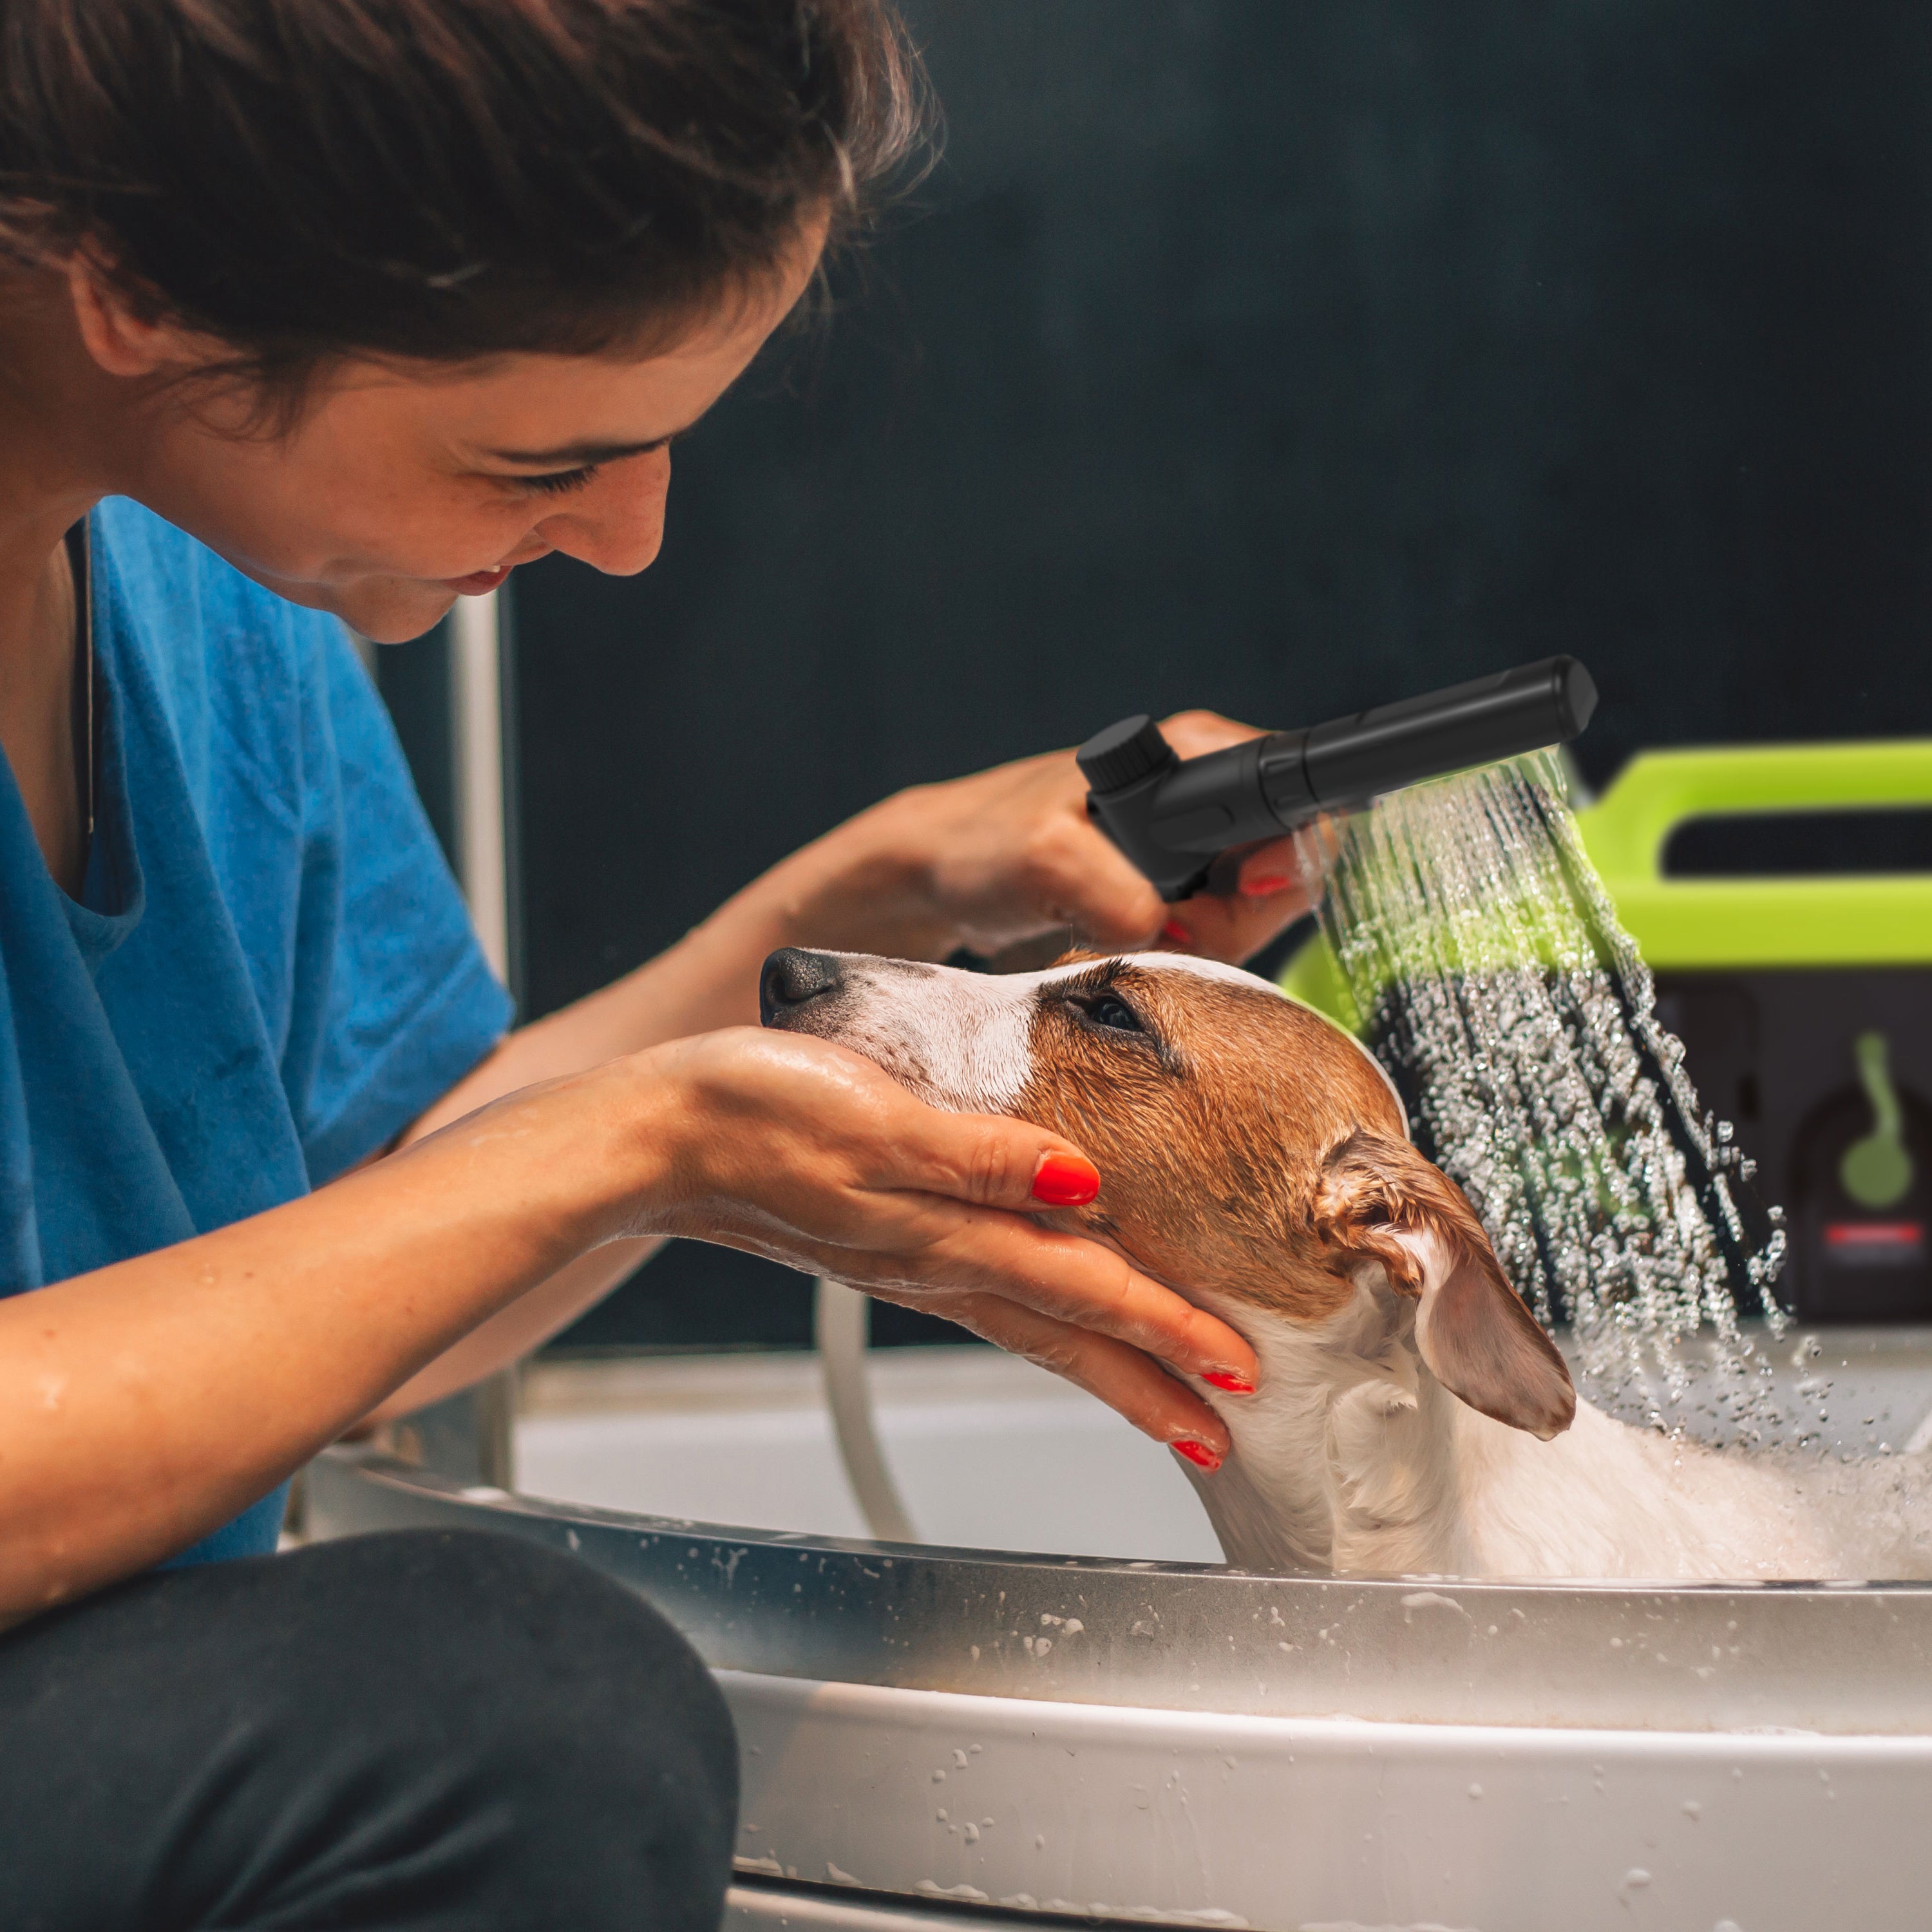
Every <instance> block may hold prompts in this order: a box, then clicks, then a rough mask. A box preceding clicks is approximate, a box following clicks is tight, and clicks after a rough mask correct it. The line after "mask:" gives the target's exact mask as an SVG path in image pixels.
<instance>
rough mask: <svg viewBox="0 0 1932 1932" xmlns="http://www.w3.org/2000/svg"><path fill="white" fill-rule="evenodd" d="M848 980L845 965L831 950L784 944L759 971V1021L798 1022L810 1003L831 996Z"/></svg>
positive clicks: (778, 1024) (779, 1024)
mask: <svg viewBox="0 0 1932 1932" xmlns="http://www.w3.org/2000/svg"><path fill="white" fill-rule="evenodd" d="M844 983H845V969H844V965H842V964H841V962H839V961H838V959H835V958H834V957H833V956H832V954H830V953H808V952H806V951H805V949H804V948H803V947H799V946H781V947H779V948H778V950H777V951H776V952H775V953H773V954H772V955H771V956H770V957H769V959H766V962H765V965H764V970H763V972H761V973H760V974H759V975H758V1019H759V1022H760V1024H761V1025H765V1026H768V1027H785V1026H793V1025H796V1023H797V1021H798V1019H799V1017H800V1016H802V1014H803V1013H804V1010H805V1008H806V1007H809V1006H811V1005H812V1004H814V1003H815V1002H820V1001H826V1000H828V999H829V998H830V997H831V996H832V995H833V994H835V993H836V992H838V990H839V989H841V987H842V986H844Z"/></svg>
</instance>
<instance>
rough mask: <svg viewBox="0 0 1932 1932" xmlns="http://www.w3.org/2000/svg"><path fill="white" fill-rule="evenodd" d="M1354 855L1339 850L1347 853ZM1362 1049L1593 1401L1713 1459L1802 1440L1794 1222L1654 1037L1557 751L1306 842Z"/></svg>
mask: <svg viewBox="0 0 1932 1932" xmlns="http://www.w3.org/2000/svg"><path fill="white" fill-rule="evenodd" d="M1337 841H1339V847H1337ZM1302 845H1303V862H1304V865H1306V866H1310V867H1313V866H1316V865H1321V866H1322V867H1323V868H1325V870H1326V871H1327V872H1328V889H1327V892H1326V895H1325V899H1324V901H1323V912H1322V920H1323V924H1324V927H1325V930H1326V932H1327V934H1328V940H1329V943H1330V944H1331V947H1333V949H1334V953H1335V956H1336V958H1337V960H1338V962H1340V967H1341V970H1342V974H1343V979H1344V980H1345V981H1346V986H1347V988H1348V991H1349V995H1350V996H1351V998H1352V1000H1353V1001H1354V1002H1355V1007H1356V1008H1357V1013H1356V1015H1355V1018H1356V1019H1357V1020H1358V1022H1360V1023H1361V1030H1362V1032H1363V1034H1364V1038H1365V1039H1366V1040H1367V1041H1368V1042H1369V1043H1370V1046H1372V1047H1373V1049H1374V1050H1375V1052H1376V1054H1377V1055H1378V1056H1379V1058H1381V1060H1382V1062H1383V1064H1385V1066H1386V1067H1388V1070H1389V1071H1390V1073H1391V1075H1392V1076H1394V1079H1395V1081H1396V1083H1397V1085H1398V1087H1399V1088H1400V1089H1401V1090H1402V1092H1403V1096H1404V1098H1405V1099H1406V1101H1407V1102H1408V1104H1409V1118H1410V1124H1411V1128H1412V1131H1413V1132H1414V1133H1415V1136H1416V1139H1417V1141H1418V1145H1420V1146H1421V1148H1422V1150H1423V1151H1424V1152H1425V1153H1426V1154H1428V1155H1429V1156H1430V1158H1431V1159H1433V1160H1435V1161H1436V1163H1437V1164H1438V1165H1439V1166H1441V1167H1442V1169H1444V1171H1445V1172H1447V1173H1448V1174H1449V1175H1451V1177H1452V1178H1454V1180H1455V1181H1457V1183H1458V1184H1460V1186H1461V1187H1462V1188H1463V1191H1464V1192H1465V1193H1466V1194H1467V1195H1468V1196H1469V1200H1470V1202H1471V1205H1472V1206H1473V1207H1474V1208H1475V1210H1476V1211H1477V1213H1478V1214H1479V1215H1480V1216H1481V1218H1482V1220H1483V1223H1484V1226H1485V1227H1486V1228H1487V1229H1488V1231H1489V1233H1490V1239H1491V1241H1493V1243H1494V1244H1495V1247H1496V1253H1497V1255H1498V1257H1499V1259H1500V1260H1501V1261H1502V1265H1503V1268H1504V1270H1505V1273H1506V1274H1508V1276H1509V1277H1510V1279H1511V1281H1513V1282H1514V1283H1515V1285H1516V1286H1517V1289H1519V1290H1520V1292H1522V1294H1523V1296H1524V1298H1525V1299H1526V1300H1527V1301H1529V1303H1530V1304H1531V1305H1532V1307H1534V1308H1535V1310H1536V1313H1537V1314H1538V1316H1539V1317H1540V1318H1541V1320H1542V1321H1543V1322H1544V1324H1545V1325H1547V1326H1551V1327H1554V1326H1556V1325H1558V1324H1559V1323H1562V1322H1568V1324H1569V1325H1570V1329H1571V1334H1570V1335H1569V1337H1568V1338H1567V1339H1568V1342H1569V1344H1570V1352H1571V1356H1572V1360H1573V1363H1574V1365H1575V1366H1576V1367H1577V1369H1578V1370H1579V1371H1580V1373H1579V1383H1580V1389H1581V1391H1582V1393H1583V1394H1586V1395H1587V1396H1588V1397H1589V1398H1590V1400H1592V1401H1594V1402H1595V1403H1598V1405H1599V1406H1602V1407H1604V1408H1606V1409H1609V1410H1610V1411H1611V1412H1612V1413H1613V1414H1616V1415H1621V1416H1622V1417H1623V1418H1625V1419H1626V1420H1628V1421H1637V1422H1643V1423H1647V1424H1650V1425H1652V1426H1653V1427H1667V1428H1681V1427H1686V1426H1687V1421H1688V1427H1689V1428H1690V1431H1691V1433H1693V1434H1694V1435H1695V1436H1698V1437H1700V1439H1703V1440H1704V1441H1706V1442H1714V1443H1736V1444H1739V1445H1751V1446H1757V1445H1762V1444H1766V1443H1768V1442H1772V1441H1777V1440H1782V1441H1784V1442H1791V1441H1792V1440H1793V1437H1794V1430H1795V1431H1796V1432H1797V1433H1802V1430H1803V1424H1802V1419H1801V1418H1796V1417H1793V1416H1790V1415H1787V1414H1786V1413H1785V1412H1784V1406H1782V1405H1781V1403H1780V1402H1779V1400H1778V1397H1776V1395H1775V1392H1774V1382H1775V1376H1774V1374H1773V1372H1772V1364H1771V1363H1770V1361H1769V1358H1768V1355H1767V1353H1766V1351H1767V1349H1769V1347H1770V1346H1772V1344H1773V1343H1775V1341H1776V1340H1778V1338H1779V1337H1781V1336H1782V1335H1783V1334H1784V1330H1785V1328H1786V1325H1787V1316H1786V1315H1785V1313H1784V1310H1783V1309H1782V1308H1781V1306H1780V1304H1779V1303H1778V1299H1777V1297H1776V1295H1775V1292H1774V1289H1773V1284H1774V1283H1775V1280H1776V1278H1777V1276H1778V1269H1779V1267H1780V1265H1781V1262H1782V1261H1783V1259H1784V1250H1785V1233H1784V1225H1783V1216H1782V1214H1781V1211H1779V1210H1778V1209H1776V1208H1769V1207H1766V1206H1765V1205H1762V1204H1760V1202H1758V1200H1757V1196H1756V1194H1755V1192H1754V1189H1753V1187H1752V1180H1753V1175H1754V1163H1753V1162H1752V1161H1751V1160H1750V1159H1749V1157H1748V1156H1747V1155H1746V1154H1745V1153H1744V1151H1742V1149H1741V1148H1739V1146H1738V1145H1737V1144H1736V1139H1735V1137H1734V1136H1733V1131H1732V1129H1731V1126H1730V1123H1729V1122H1727V1121H1719V1120H1717V1119H1715V1118H1713V1117H1712V1115H1709V1113H1707V1112H1706V1111H1705V1109H1703V1106H1702V1105H1701V1103H1700V1101H1699V1100H1698V1098H1697V1092H1696V1090H1695V1089H1694V1088H1693V1087H1692V1085H1691V1082H1690V1080H1689V1079H1688V1077H1687V1076H1686V1074H1685V1069H1684V1049H1683V1047H1682V1044H1681V1043H1679V1041H1678V1040H1676V1037H1674V1036H1673V1035H1672V1034H1670V1033H1668V1032H1667V1031H1665V1030H1664V1028H1663V1027H1661V1025H1659V1024H1658V1019H1657V1016H1656V1011H1655V1006H1656V1001H1655V988H1654V986H1653V985H1652V979H1651V974H1650V971H1649V968H1648V967H1646V965H1645V964H1644V962H1643V958H1642V956H1640V954H1639V953H1638V951H1637V946H1636V944H1635V943H1634V941H1632V939H1631V937H1630V935H1629V934H1628V933H1627V932H1625V931H1624V929H1623V928H1622V926H1620V925H1619V923H1618V921H1617V917H1616V912H1615V910H1614V909H1613V907H1612V905H1611V904H1610V898H1609V897H1608V895H1607V893H1606V892H1605V891H1604V886H1603V883H1602V881H1601V880H1600V879H1599V878H1598V876H1597V874H1596V871H1595V868H1594V867H1593V866H1592V865H1591V863H1590V861H1589V856H1588V855H1587V854H1586V853H1585V851H1584V850H1583V843H1582V841H1581V838H1580V836H1579V835H1578V832H1577V823H1576V820H1575V819H1574V817H1573V816H1572V814H1571V809H1570V805H1569V802H1568V788H1567V784H1566V781H1565V773H1564V770H1563V767H1562V764H1561V763H1559V760H1557V758H1556V757H1554V756H1553V755H1551V754H1539V755H1538V756H1535V757H1529V758H1525V759H1521V760H1517V761H1515V762H1514V763H1511V764H1508V765H1501V766H1492V767H1490V768H1488V769H1484V770H1482V771H1478V772H1469V773H1466V774H1463V775H1460V776H1458V777H1456V778H1447V779H1443V780H1441V781H1438V782H1436V783H1433V784H1423V785H1416V786H1413V787H1410V788H1409V789H1408V790H1403V791H1400V792H1396V793H1392V794H1391V795H1390V796H1388V797H1387V798H1385V799H1382V801H1381V802H1379V804H1378V805H1376V808H1374V809H1373V811H1365V812H1361V813H1359V814H1356V815H1355V817H1352V818H1350V819H1349V820H1346V822H1345V823H1343V825H1342V826H1340V828H1339V831H1331V832H1328V833H1325V834H1324V833H1318V832H1314V831H1310V832H1307V833H1304V835H1302Z"/></svg>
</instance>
